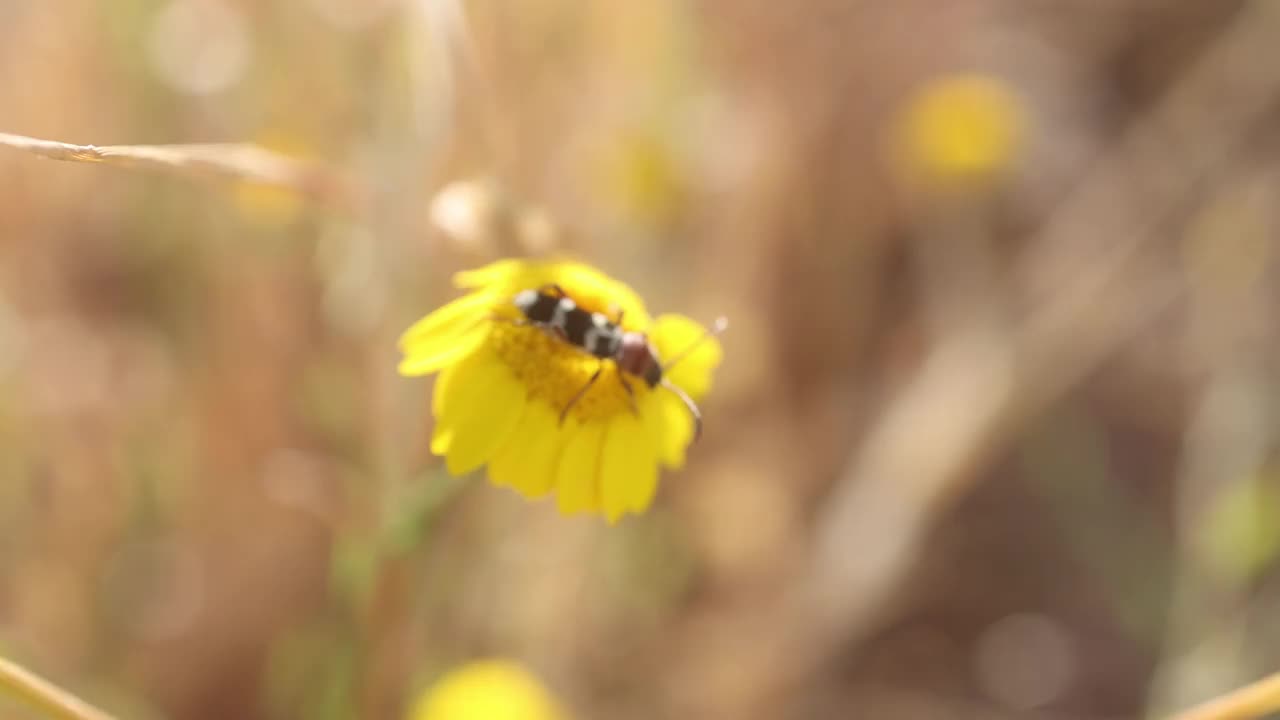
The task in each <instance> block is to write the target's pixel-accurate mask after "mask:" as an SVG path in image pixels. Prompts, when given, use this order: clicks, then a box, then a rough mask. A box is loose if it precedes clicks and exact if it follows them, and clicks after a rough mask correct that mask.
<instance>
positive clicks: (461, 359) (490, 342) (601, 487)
mask: <svg viewBox="0 0 1280 720" xmlns="http://www.w3.org/2000/svg"><path fill="white" fill-rule="evenodd" d="M454 282H455V284H456V285H458V286H459V287H461V288H464V289H466V290H469V291H470V292H469V293H468V294H467V295H464V296H463V297H461V298H459V299H457V300H454V301H453V302H451V303H449V304H447V305H445V306H444V307H441V308H439V309H438V310H436V311H435V312H433V313H431V314H430V315H428V316H427V317H425V318H423V319H422V320H420V321H418V322H417V323H416V324H415V325H413V327H411V328H409V330H408V331H406V332H405V333H404V335H403V336H402V337H401V339H400V347H401V350H402V351H403V353H404V358H403V360H402V361H401V363H400V373H401V374H403V375H426V374H430V373H434V372H439V373H440V376H439V378H438V379H437V381H436V387H435V393H434V396H433V398H432V403H431V408H432V414H433V416H434V417H435V420H436V426H435V432H434V434H433V436H432V438H431V451H432V452H433V453H434V454H436V455H441V456H444V458H445V464H446V467H447V468H448V470H449V472H450V473H452V474H454V475H462V474H465V473H468V472H471V471H473V470H476V469H478V468H480V467H481V466H483V465H486V464H487V465H488V476H489V480H490V482H492V483H494V484H495V485H501V486H506V487H511V488H514V489H515V490H517V491H518V492H520V493H521V494H523V495H524V496H525V497H527V498H530V499H532V498H539V497H543V496H546V495H548V494H551V493H553V492H554V493H555V494H556V497H557V505H558V507H559V509H560V511H561V512H562V513H564V514H566V515H571V514H575V513H581V512H587V513H598V514H601V515H604V516H605V517H606V518H607V519H608V520H609V522H615V521H616V520H617V519H618V518H620V517H621V516H622V515H624V514H625V513H628V512H643V511H644V510H645V509H647V508H648V506H649V504H650V503H651V502H652V500H653V496H654V492H655V491H656V489H657V482H658V467H659V465H661V466H665V467H667V468H679V467H682V466H683V465H684V460H685V449H686V447H687V446H688V445H689V443H690V441H691V440H692V436H693V430H694V425H693V419H692V417H691V416H690V413H689V412H688V409H687V408H686V407H685V405H684V404H683V402H682V401H681V400H680V398H679V397H677V396H676V395H675V394H674V393H672V392H668V391H666V390H664V389H662V388H661V387H658V388H654V389H650V388H649V387H648V386H647V385H646V383H645V382H644V381H642V380H639V379H638V378H635V377H631V379H630V380H626V384H627V385H629V386H630V387H631V388H632V392H633V393H634V398H632V396H630V395H629V394H628V392H627V390H626V388H625V387H624V380H625V377H624V376H629V375H630V373H625V372H624V371H622V370H620V369H619V368H618V367H617V365H616V363H614V362H611V361H606V362H604V363H603V365H601V364H600V361H598V360H597V359H596V358H595V357H593V356H591V355H589V354H587V353H585V352H583V351H582V350H580V349H578V348H576V347H574V346H572V345H570V344H569V343H568V342H566V341H565V340H563V339H561V338H559V337H556V336H554V335H553V334H552V333H549V332H546V331H544V330H542V329H540V328H538V327H529V326H521V325H517V324H514V323H512V322H507V321H504V320H503V319H506V320H516V319H519V318H522V317H523V315H522V314H521V312H520V311H519V310H518V309H517V308H516V306H515V305H514V303H513V298H514V297H515V295H516V294H517V293H519V292H521V291H524V290H530V289H537V288H542V287H545V286H547V285H558V286H559V287H560V288H562V289H563V290H564V292H565V293H566V294H567V296H568V297H569V298H571V299H572V300H573V301H574V302H575V303H576V305H577V306H578V307H579V308H582V309H584V310H587V311H590V312H599V313H603V314H605V315H606V316H607V317H610V318H616V317H617V316H618V313H622V317H623V328H624V329H626V330H628V331H638V330H641V329H644V330H645V331H647V333H648V337H649V341H650V342H651V343H652V344H653V346H654V347H655V349H656V351H657V354H658V357H660V358H672V357H674V356H675V355H676V354H677V353H681V354H683V353H684V352H685V351H686V350H688V349H689V348H692V350H691V351H690V352H688V354H687V355H683V359H682V360H681V361H680V362H679V364H677V365H675V366H673V367H672V368H671V369H670V371H669V372H666V373H665V378H666V379H667V380H668V381H670V383H672V384H673V385H676V386H677V387H679V388H681V389H683V390H684V392H685V393H687V394H688V395H689V396H690V397H691V398H693V399H694V400H697V399H698V398H700V397H701V396H703V395H704V394H705V393H706V392H707V390H708V389H709V388H710V385H711V375H712V371H713V370H714V369H715V367H716V366H717V365H718V364H719V363H720V359H721V356H722V350H721V348H720V344H719V342H717V341H716V340H715V338H705V337H704V335H705V332H706V331H705V329H704V328H703V327H702V326H701V325H699V324H698V323H696V322H694V321H693V320H690V319H688V318H686V317H684V316H681V315H662V316H659V317H657V318H655V319H650V317H649V314H648V312H647V311H646V310H645V307H644V304H643V303H642V302H641V300H640V298H639V296H637V295H636V294H635V292H634V291H632V290H631V288H629V287H627V286H626V285H624V284H622V283H620V282H618V281H617V280H614V279H612V278H610V277H608V276H606V275H604V274H602V273H600V272H599V271H597V270H595V269H594V268H591V267H588V266H586V265H583V264H581V263H577V262H572V261H565V260H557V261H549V262H532V261H524V260H501V261H498V262H495V263H492V264H490V265H488V266H486V267H483V268H480V269H478V270H472V271H468V272H462V273H459V274H458V275H457V276H456V277H455V279H454ZM699 340H702V342H699ZM598 369H602V372H601V375H600V377H599V378H598V379H597V380H596V382H594V383H591V378H592V376H593V375H594V374H595V373H596V371H597V370H598ZM588 385H589V387H588ZM584 389H585V391H584ZM575 398H577V400H576V401H575ZM633 399H634V405H633V404H632V402H633ZM565 408H570V411H569V412H567V413H566V414H564V416H563V422H562V421H561V413H562V411H563V410H565Z"/></svg>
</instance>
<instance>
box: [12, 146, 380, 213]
mask: <svg viewBox="0 0 1280 720" xmlns="http://www.w3.org/2000/svg"><path fill="white" fill-rule="evenodd" d="M0 146H4V147H11V148H14V149H15V150H22V151H25V152H29V153H32V154H33V155H39V156H40V157H44V158H49V159H51V160H63V161H67V162H85V163H103V164H106V165H115V166H118V167H128V168H141V169H148V170H159V171H161V172H167V173H174V174H179V175H189V176H195V177H207V178H219V179H231V180H240V181H247V182H255V183H263V184H266V185H273V186H276V187H281V188H285V189H288V190H292V191H294V192H296V193H298V194H299V195H302V196H303V197H306V198H309V199H311V200H312V201H314V202H316V203H318V204H320V205H323V206H325V207H329V208H332V209H335V210H340V211H344V212H359V211H360V210H361V208H362V206H363V204H364V199H363V193H362V192H361V191H360V189H359V188H358V187H357V186H356V184H355V183H354V182H353V181H351V180H350V179H349V178H348V177H346V176H345V175H342V174H341V173H338V172H336V171H334V170H332V169H330V168H327V167H324V166H322V165H318V164H315V163H310V162H306V161H303V160H299V159H296V158H290V157H287V156H285V155H281V154H279V153H276V152H272V151H270V150H267V149H265V148H262V147H259V146H257V145H249V144H243V143H228V144H205V145H103V146H97V145H73V144H71V143H64V142H58V141H54V140H41V139H38V138H32V137H26V136H23V135H13V134H10V133H0Z"/></svg>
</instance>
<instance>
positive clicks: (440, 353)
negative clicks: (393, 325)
mask: <svg viewBox="0 0 1280 720" xmlns="http://www.w3.org/2000/svg"><path fill="white" fill-rule="evenodd" d="M488 334H489V327H488V325H487V324H486V323H483V322H480V323H477V324H476V325H474V326H472V327H471V329H469V330H467V331H465V332H463V333H462V334H460V335H457V336H454V337H451V338H449V340H448V341H447V342H446V341H440V342H422V343H420V344H418V345H417V346H416V347H415V348H414V349H413V350H410V351H409V353H408V354H407V355H406V356H405V358H404V360H401V361H400V366H399V367H398V368H397V371H398V372H399V373H400V374H401V375H405V376H414V375H430V374H431V373H433V372H437V371H439V370H443V369H444V368H447V367H449V366H451V365H452V364H454V363H455V362H457V361H458V360H460V359H461V358H463V357H465V356H467V355H469V354H471V353H472V352H474V351H475V349H476V348H477V347H479V346H480V344H481V343H482V342H484V339H485V337H487V336H488Z"/></svg>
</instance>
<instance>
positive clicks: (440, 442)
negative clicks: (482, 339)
mask: <svg viewBox="0 0 1280 720" xmlns="http://www.w3.org/2000/svg"><path fill="white" fill-rule="evenodd" d="M468 363H469V365H468V368H467V369H466V370H465V371H464V372H463V374H460V375H459V376H458V377H456V378H454V379H452V380H451V381H450V382H449V385H448V387H447V388H446V391H447V392H446V394H445V395H444V399H443V401H442V404H441V416H440V419H439V422H438V423H437V424H436V436H435V437H434V438H433V439H432V444H431V451H432V452H433V453H436V454H443V455H444V456H445V465H446V467H447V468H448V469H449V472H450V474H453V475H465V474H466V473H469V472H471V471H472V470H475V469H476V468H478V467H480V466H481V465H483V464H484V463H485V462H486V461H488V460H489V459H490V458H491V457H492V456H493V455H494V453H495V452H496V451H497V449H498V448H500V447H501V446H502V444H503V443H504V442H505V441H506V440H507V438H508V437H509V436H510V434H511V431H512V429H513V428H514V427H515V425H516V422H517V421H519V419H520V415H521V413H522V412H523V410H524V403H525V394H524V390H523V388H522V387H521V386H520V385H519V384H518V383H517V382H516V381H515V378H514V377H512V375H511V371H510V370H509V369H508V368H507V367H506V365H504V364H502V363H501V362H499V361H498V360H497V358H496V357H494V356H493V354H492V353H488V352H485V351H483V350H481V351H479V352H477V353H475V355H473V356H472V357H471V358H468Z"/></svg>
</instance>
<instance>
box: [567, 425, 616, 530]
mask: <svg viewBox="0 0 1280 720" xmlns="http://www.w3.org/2000/svg"><path fill="white" fill-rule="evenodd" d="M604 428H605V426H604V423H587V424H585V425H584V424H581V423H579V422H578V421H576V420H574V419H573V418H572V417H570V418H569V419H567V420H565V432H566V433H567V434H568V441H567V442H566V443H565V446H564V452H563V453H562V454H561V456H560V465H559V467H558V468H557V470H556V492H557V493H558V499H559V503H558V506H559V508H560V512H562V513H564V514H565V515H573V514H574V513H580V512H594V511H595V510H596V509H598V508H599V507H600V484H599V481H598V477H599V475H598V473H599V470H600V467H599V466H600V446H601V443H602V441H603V440H604Z"/></svg>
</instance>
